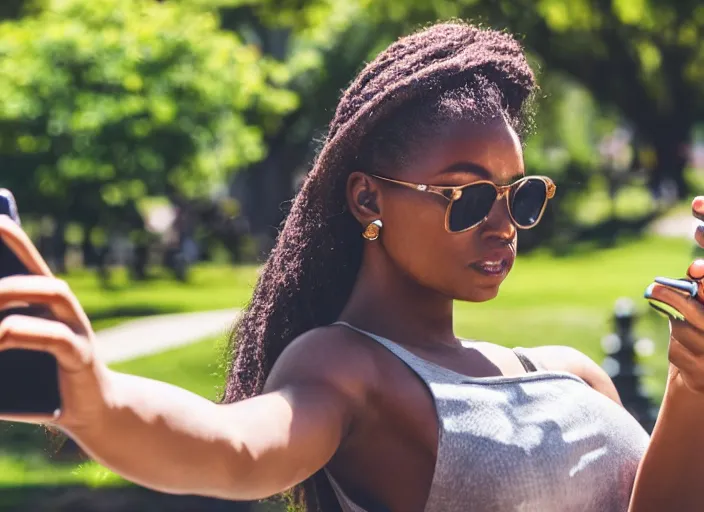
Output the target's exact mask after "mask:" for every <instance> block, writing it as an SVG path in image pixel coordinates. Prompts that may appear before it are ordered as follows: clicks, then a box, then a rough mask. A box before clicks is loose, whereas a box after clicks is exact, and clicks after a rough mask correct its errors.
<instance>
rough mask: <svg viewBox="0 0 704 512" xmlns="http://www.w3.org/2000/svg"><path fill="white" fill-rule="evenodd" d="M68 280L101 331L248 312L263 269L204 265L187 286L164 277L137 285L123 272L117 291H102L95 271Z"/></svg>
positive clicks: (118, 276) (116, 281)
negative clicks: (198, 314) (156, 319)
mask: <svg viewBox="0 0 704 512" xmlns="http://www.w3.org/2000/svg"><path fill="white" fill-rule="evenodd" d="M65 279H66V281H67V282H68V283H69V285H70V286H71V289H72V290H73V292H74V293H75V294H76V296H77V297H78V299H79V300H80V302H81V304H82V305H83V308H84V309H85V310H86V313H87V314H88V316H89V317H90V318H91V320H92V321H93V326H94V328H95V329H96V330H98V329H104V328H107V327H112V326H114V325H116V324H118V323H121V322H124V321H125V320H129V319H132V318H137V317H142V316H148V315H156V314H166V313H185V312H191V311H207V310H213V309H226V308H233V307H242V306H244V305H245V304H246V303H247V301H248V300H249V296H250V294H251V290H252V287H253V286H254V284H255V282H256V279H257V267H256V266H242V267H230V266H224V265H201V266H198V267H195V268H193V270H192V272H191V274H190V278H189V281H188V282H187V283H181V282H178V281H175V280H174V279H173V278H171V277H169V276H167V275H164V274H162V273H155V275H154V277H153V278H151V279H149V280H147V281H142V282H134V281H129V280H128V279H127V274H126V272H125V271H124V270H123V269H117V270H115V271H114V274H113V286H112V288H111V289H103V288H101V287H100V286H99V285H98V279H97V277H96V275H95V272H94V271H89V270H81V271H75V272H72V273H71V274H70V275H69V276H67V277H66V278H65Z"/></svg>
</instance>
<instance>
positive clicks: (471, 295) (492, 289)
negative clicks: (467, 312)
mask: <svg viewBox="0 0 704 512" xmlns="http://www.w3.org/2000/svg"><path fill="white" fill-rule="evenodd" d="M498 294H499V285H498V284H497V285H495V286H482V287H479V286H473V287H472V288H471V289H468V290H464V291H463V292H461V293H459V294H457V295H456V296H455V299H456V300H461V301H464V302H486V301H488V300H491V299H494V298H496V296H497V295H498Z"/></svg>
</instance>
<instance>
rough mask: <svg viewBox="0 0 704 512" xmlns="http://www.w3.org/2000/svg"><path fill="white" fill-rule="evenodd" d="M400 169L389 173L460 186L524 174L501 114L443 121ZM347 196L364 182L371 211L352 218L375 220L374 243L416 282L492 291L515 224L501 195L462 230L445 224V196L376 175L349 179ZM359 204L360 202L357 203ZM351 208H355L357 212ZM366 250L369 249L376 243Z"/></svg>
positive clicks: (443, 289)
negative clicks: (482, 217)
mask: <svg viewBox="0 0 704 512" xmlns="http://www.w3.org/2000/svg"><path fill="white" fill-rule="evenodd" d="M410 156H411V158H409V159H408V162H407V163H406V164H405V165H404V166H403V168H402V169H401V168H399V169H395V170H392V171H391V173H390V174H387V175H388V176H389V177H391V178H395V179H399V180H403V181H408V182H413V183H419V184H426V185H450V186H457V185H465V184H468V183H472V182H475V181H480V180H490V181H492V182H494V183H495V184H497V185H507V184H510V183H512V182H514V181H515V180H517V179H518V178H520V177H522V176H523V175H524V167H523V153H522V150H521V145H520V141H519V139H518V136H517V134H516V132H515V131H514V130H513V128H511V127H510V126H509V124H508V123H507V122H506V121H505V120H504V119H502V118H499V119H496V120H495V121H492V122H490V123H488V124H487V123H484V124H481V125H477V124H473V123H469V122H465V123H461V124H455V125H453V126H449V127H448V128H447V129H445V130H443V132H442V133H439V134H438V135H437V136H434V137H432V138H431V139H428V140H427V141H425V142H424V143H423V144H422V147H420V146H419V147H415V148H413V149H412V155H410ZM363 183H364V184H363ZM351 184H352V190H351V192H352V194H353V196H352V197H357V195H356V192H357V191H358V190H361V188H363V187H364V186H366V187H368V188H369V190H367V193H371V197H373V198H374V199H375V201H376V206H377V208H378V210H379V214H378V215H374V214H373V212H367V213H371V216H365V217H364V218H359V217H358V218H359V220H360V222H362V223H363V224H364V223H365V222H367V221H369V219H372V220H373V218H380V219H381V220H382V222H383V228H382V230H381V235H380V237H379V238H378V239H377V240H376V241H373V242H366V243H367V244H379V245H380V247H378V248H377V249H381V250H383V251H384V252H385V253H386V255H387V256H388V258H389V259H390V260H391V262H392V263H393V264H395V265H397V266H398V267H399V268H400V269H401V270H402V271H403V272H404V273H405V274H406V275H409V276H410V277H412V278H413V279H414V280H416V281H417V282H418V283H419V284H421V285H423V286H425V287H427V288H430V289H432V290H434V291H437V292H439V293H441V294H443V295H445V296H447V297H451V298H454V299H459V300H465V301H472V302H482V301H486V300H489V299H492V298H494V297H495V296H496V295H497V293H498V289H499V285H500V284H501V283H502V282H503V280H504V279H505V278H506V276H507V274H508V272H509V271H510V270H511V267H512V266H513V263H514V260H515V256H516V227H515V226H514V224H513V223H512V221H511V217H510V214H509V211H508V203H507V198H506V196H503V197H502V198H501V199H500V200H498V201H496V202H495V203H494V205H493V207H492V209H491V211H490V213H489V216H488V217H487V219H486V220H485V221H484V222H482V223H481V224H479V225H478V226H476V227H474V228H472V229H470V230H468V231H465V232H462V233H449V232H448V231H446V229H445V212H446V210H447V206H448V203H449V202H448V201H447V200H446V199H444V198H443V197H440V196H438V195H436V194H432V193H427V192H420V191H417V190H413V189H409V188H405V187H401V186H398V185H396V184H391V183H388V182H384V181H381V180H378V179H374V178H370V179H367V180H364V179H357V180H354V179H353V180H351ZM362 210H363V209H362ZM358 214H359V212H358ZM377 249H374V250H377Z"/></svg>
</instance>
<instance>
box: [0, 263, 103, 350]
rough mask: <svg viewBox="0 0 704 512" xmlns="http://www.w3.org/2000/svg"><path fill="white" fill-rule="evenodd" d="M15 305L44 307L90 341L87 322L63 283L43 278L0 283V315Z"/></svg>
mask: <svg viewBox="0 0 704 512" xmlns="http://www.w3.org/2000/svg"><path fill="white" fill-rule="evenodd" d="M16 304H39V305H43V306H46V307H48V308H49V310H50V311H51V313H52V314H53V316H54V318H55V319H56V320H60V321H61V322H64V323H66V324H67V325H69V326H70V327H71V328H73V329H74V330H76V331H78V332H79V333H80V334H84V335H86V336H88V337H92V329H91V326H90V321H89V320H88V317H87V316H86V314H85V312H84V311H83V308H82V307H81V305H80V304H79V302H78V299H76V297H75V295H73V293H72V292H71V289H70V288H69V286H68V285H67V284H66V283H65V282H64V281H61V280H59V279H54V278H53V277H45V276H10V277H6V278H3V279H0V311H1V310H2V309H6V308H9V307H12V306H14V305H16Z"/></svg>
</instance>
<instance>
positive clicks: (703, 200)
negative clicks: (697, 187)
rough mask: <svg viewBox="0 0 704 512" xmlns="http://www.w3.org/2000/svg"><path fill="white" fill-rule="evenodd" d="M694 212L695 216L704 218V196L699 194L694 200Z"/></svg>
mask: <svg viewBox="0 0 704 512" xmlns="http://www.w3.org/2000/svg"><path fill="white" fill-rule="evenodd" d="M692 213H694V216H695V217H697V218H699V219H702V220H704V196H698V197H695V198H694V201H692Z"/></svg>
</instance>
